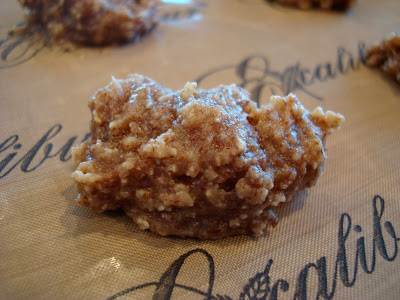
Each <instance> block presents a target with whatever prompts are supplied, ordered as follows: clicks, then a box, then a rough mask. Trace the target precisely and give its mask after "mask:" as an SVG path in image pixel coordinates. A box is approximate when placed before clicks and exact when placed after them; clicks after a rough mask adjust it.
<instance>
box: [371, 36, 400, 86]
mask: <svg viewBox="0 0 400 300" xmlns="http://www.w3.org/2000/svg"><path fill="white" fill-rule="evenodd" d="M365 60H366V63H367V65H368V66H370V67H379V68H381V69H382V71H383V72H384V73H386V74H388V75H389V76H391V77H393V78H395V79H396V80H397V82H398V83H400V34H399V33H397V34H396V33H394V32H393V33H391V34H390V35H389V36H387V37H386V38H385V39H384V40H383V41H382V42H381V43H380V44H379V45H374V46H372V47H371V48H370V49H368V50H367V51H366V52H365Z"/></svg>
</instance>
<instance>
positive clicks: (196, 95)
mask: <svg viewBox="0 0 400 300" xmlns="http://www.w3.org/2000/svg"><path fill="white" fill-rule="evenodd" d="M89 107H90V109H91V111H92V121H91V133H92V136H91V139H90V140H89V141H87V142H85V143H83V144H81V145H79V146H77V147H76V148H75V149H74V150H73V155H74V158H75V161H76V164H77V169H76V171H75V172H74V173H73V178H74V179H75V181H76V183H77V185H78V189H79V193H80V195H79V198H78V203H79V204H82V205H85V206H89V207H91V208H93V209H94V210H96V211H99V212H101V211H105V210H109V209H117V208H122V209H124V210H125V212H126V214H127V215H128V216H130V217H131V218H132V219H133V221H134V222H135V223H136V224H137V225H138V226H139V228H141V229H150V230H152V231H153V232H156V233H158V234H161V235H179V236H192V237H198V238H203V239H205V238H207V239H210V238H211V239H215V238H220V237H224V236H228V235H234V234H261V233H262V232H263V230H264V228H265V227H266V225H267V224H268V223H272V224H276V222H277V220H276V218H275V216H274V214H273V213H272V210H271V209H272V208H274V207H276V206H277V205H279V204H280V203H282V202H285V201H286V200H289V199H290V198H292V197H293V195H294V194H295V193H296V192H298V191H301V190H303V189H304V188H306V187H310V186H312V185H313V184H315V182H316V180H317V178H318V176H319V175H320V174H321V172H322V169H323V164H324V161H325V158H326V155H325V146H324V144H325V138H326V135H327V134H329V133H330V132H331V130H333V129H336V128H337V127H338V126H339V125H340V123H341V122H342V121H343V117H342V116H341V115H338V114H335V113H332V112H329V111H328V112H326V113H324V112H323V111H322V109H320V108H318V109H316V110H314V111H313V112H312V113H309V112H308V111H307V110H306V109H305V108H304V107H303V106H302V105H301V103H300V102H299V101H298V100H297V99H296V97H295V96H294V95H289V96H287V97H285V98H282V97H278V96H275V97H272V98H271V103H270V104H269V105H268V106H265V107H263V108H260V109H258V108H257V107H256V105H255V103H254V102H252V101H251V100H250V99H249V96H248V93H247V92H246V91H245V90H243V89H241V88H238V87H236V86H235V85H232V86H220V87H218V88H215V89H212V90H208V91H206V90H197V89H196V84H195V83H188V84H186V86H185V87H184V89H183V90H181V91H177V92H173V91H171V90H169V89H167V88H164V87H163V86H161V85H160V84H158V83H156V82H154V81H153V80H151V79H149V78H147V77H144V76H141V75H131V76H130V77H129V78H128V79H125V80H116V79H113V81H112V82H111V83H110V84H109V85H108V86H107V87H106V88H104V89H101V90H99V91H98V92H97V94H96V95H95V96H94V97H93V99H92V100H91V101H90V103H89Z"/></svg>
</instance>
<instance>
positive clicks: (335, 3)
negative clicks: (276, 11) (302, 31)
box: [268, 0, 355, 10]
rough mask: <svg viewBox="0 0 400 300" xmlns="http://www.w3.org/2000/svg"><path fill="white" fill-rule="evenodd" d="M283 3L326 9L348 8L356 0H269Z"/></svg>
mask: <svg viewBox="0 0 400 300" xmlns="http://www.w3.org/2000/svg"><path fill="white" fill-rule="evenodd" d="M268 1H269V2H277V3H280V4H283V5H289V6H294V7H298V8H301V9H311V8H321V9H326V10H347V9H349V8H350V6H352V5H353V3H354V2H355V0H268Z"/></svg>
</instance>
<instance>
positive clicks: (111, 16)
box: [17, 0, 158, 46]
mask: <svg viewBox="0 0 400 300" xmlns="http://www.w3.org/2000/svg"><path fill="white" fill-rule="evenodd" d="M18 1H19V2H20V4H21V5H22V6H23V7H24V8H25V10H26V26H25V28H24V29H23V30H20V32H22V33H40V34H42V35H43V36H44V37H45V39H46V40H50V41H51V42H60V41H62V42H72V43H75V44H84V45H98V46H99V45H109V44H119V43H126V42H129V41H132V40H134V39H136V38H138V37H140V36H142V35H143V34H145V33H146V32H148V31H149V30H151V29H152V28H153V27H154V26H155V25H156V7H157V3H158V0H18ZM17 33H18V32H17Z"/></svg>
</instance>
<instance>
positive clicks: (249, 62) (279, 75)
mask: <svg viewBox="0 0 400 300" xmlns="http://www.w3.org/2000/svg"><path fill="white" fill-rule="evenodd" d="M364 52H365V44H364V43H362V42H360V43H359V44H358V50H357V54H353V53H352V52H351V51H349V50H347V49H345V48H343V47H338V48H337V55H336V60H335V61H333V62H323V63H318V64H317V65H316V66H314V67H313V68H308V67H305V66H303V65H302V64H301V63H300V62H295V63H293V64H291V65H289V66H287V67H286V68H284V69H283V71H279V70H276V69H273V68H272V67H271V64H270V61H269V59H268V58H267V57H266V56H264V55H251V56H248V57H245V58H244V59H243V60H241V61H240V62H239V63H238V64H236V65H228V66H221V67H217V68H214V69H212V70H210V71H207V72H206V73H204V74H202V75H201V76H199V77H198V78H197V79H196V80H195V81H197V83H198V84H204V83H205V82H206V81H207V80H212V78H214V77H218V76H220V74H222V73H223V72H224V75H227V74H226V72H228V73H230V75H231V77H232V75H233V76H234V78H235V83H236V84H237V85H238V86H240V87H242V88H245V89H247V90H249V92H250V94H251V97H252V99H253V100H254V101H255V102H257V103H258V104H260V100H261V99H269V97H267V96H268V95H269V96H271V95H287V94H289V93H291V92H295V91H298V90H300V91H303V92H305V93H307V94H308V95H310V96H312V97H314V98H315V99H318V100H322V97H321V96H318V95H316V94H314V93H312V92H311V91H310V90H309V89H308V88H307V87H309V86H312V85H313V84H315V83H317V82H325V81H327V80H330V79H335V78H336V77H337V76H339V75H345V74H347V73H348V72H350V71H357V70H358V69H359V68H360V64H363V63H365V58H364ZM264 96H265V97H264Z"/></svg>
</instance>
